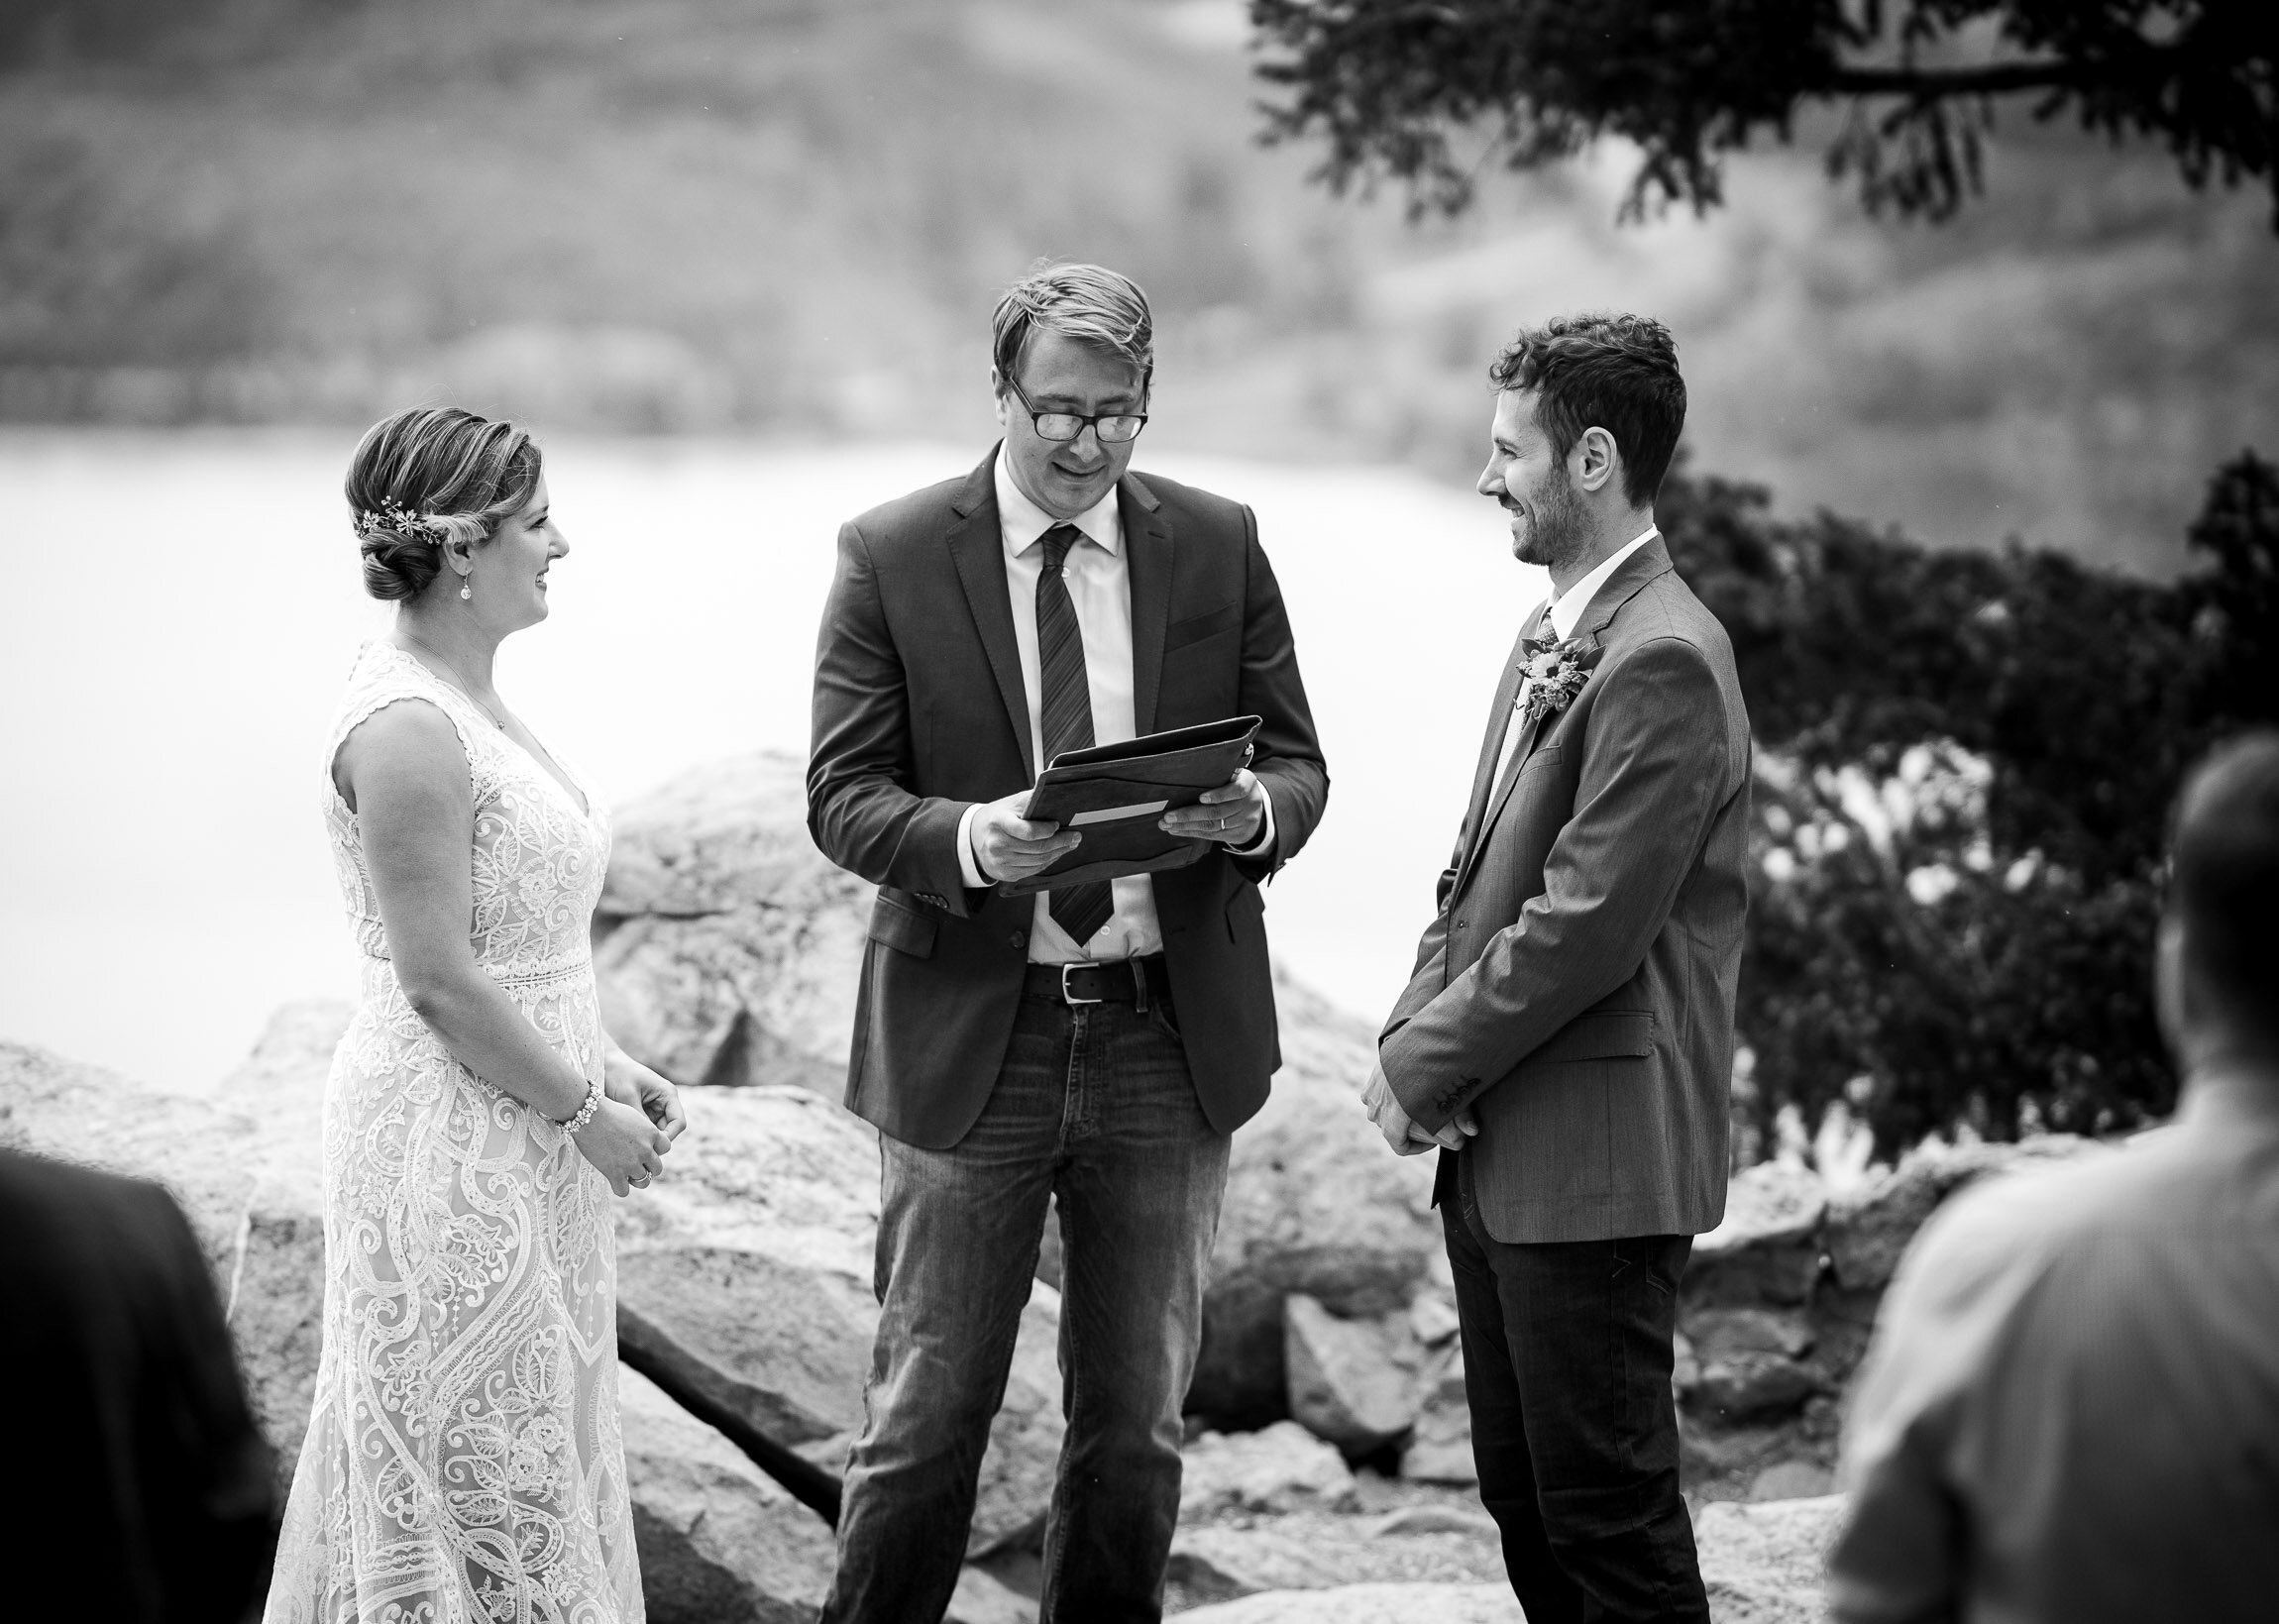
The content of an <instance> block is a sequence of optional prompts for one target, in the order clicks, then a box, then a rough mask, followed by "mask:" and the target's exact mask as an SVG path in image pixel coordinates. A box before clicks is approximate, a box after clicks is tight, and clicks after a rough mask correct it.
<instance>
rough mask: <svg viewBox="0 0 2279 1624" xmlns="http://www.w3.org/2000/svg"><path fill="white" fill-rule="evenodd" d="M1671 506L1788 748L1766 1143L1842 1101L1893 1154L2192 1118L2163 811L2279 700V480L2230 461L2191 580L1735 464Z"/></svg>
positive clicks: (1670, 527)
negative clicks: (2157, 990) (1869, 513)
mask: <svg viewBox="0 0 2279 1624" xmlns="http://www.w3.org/2000/svg"><path fill="white" fill-rule="evenodd" d="M1658 512H1659V513H1660V515H1661V517H1662V519H1663V528H1664V530H1665V532H1666V533H1667V534H1668V536H1669V538H1670V543H1671V549H1672V552H1673V554H1674V556H1675V557H1676V559H1677V562H1678V566H1679V569H1680V571H1681V572H1682V574H1683V575H1684V577H1685V578H1686V580H1687V581H1688V582H1689V583H1691V585H1692V586H1693V588H1694V590H1695V591H1696V592H1697V593H1699V594H1700V595H1701V597H1702V599H1703V600H1704V601H1705V602H1706V603H1707V604H1708V605H1709V607H1710V608H1711V609H1712V610H1713V611H1714V612H1715V613H1716V614H1717V616H1718V618H1719V619H1720V620H1721V621H1723V623H1724V625H1725V627H1726V629H1727V631H1728V632H1729V634H1730V635H1731V637H1732V639H1733V646H1734V652H1735V655H1736V658H1737V660H1738V662H1739V666H1740V671H1741V684H1742V688H1743V690H1744V692H1745V694H1746V696H1747V699H1748V703H1749V712H1750V718H1751V721H1752V724H1753V727H1754V731H1755V734H1756V738H1757V743H1758V751H1759V771H1758V791H1757V809H1756V828H1755V832H1754V848H1755V849H1754V855H1755V857H1756V860H1757V864H1758V875H1757V882H1756V886H1755V889H1754V894H1753V896H1752V898H1751V908H1750V922H1749V942H1748V950H1747V956H1746V959H1745V961H1744V965H1743V970H1742V982H1741V1006H1740V1014H1739V1026H1740V1030H1741V1040H1742V1042H1743V1043H1744V1044H1745V1045H1746V1046H1747V1047H1748V1049H1749V1050H1750V1052H1751V1056H1752V1061H1753V1063H1752V1064H1751V1065H1749V1066H1748V1067H1746V1068H1744V1070H1743V1073H1742V1075H1741V1076H1740V1077H1738V1078H1737V1086H1736V1094H1737V1097H1738V1098H1739V1100H1740V1103H1741V1106H1742V1109H1743V1112H1744V1116H1745V1126H1750V1127H1753V1128H1755V1129H1756V1130H1757V1134H1756V1135H1755V1136H1749V1137H1756V1138H1757V1139H1758V1141H1759V1142H1762V1139H1763V1136H1764V1135H1765V1134H1766V1133H1768V1132H1769V1131H1770V1130H1771V1127H1772V1124H1773V1122H1774V1120H1775V1118H1776V1117H1777V1115H1778V1114H1779V1112H1780V1110H1781V1108H1782V1107H1783V1106H1786V1105H1793V1106H1795V1107H1796V1108H1797V1109H1798V1110H1799V1111H1800V1112H1801V1113H1802V1114H1803V1116H1804V1118H1805V1120H1806V1121H1807V1122H1810V1121H1816V1120H1817V1119H1818V1118H1819V1116H1820V1114H1821V1112H1822V1111H1824V1110H1825V1108H1826V1107H1827V1106H1828V1105H1829V1104H1830V1103H1832V1102H1834V1101H1837V1100H1844V1101H1846V1102H1847V1104H1848V1105H1849V1107H1850V1108H1851V1109H1852V1110H1853V1111H1854V1112H1856V1113H1858V1114H1860V1115H1861V1116H1863V1117H1864V1119H1865V1120H1866V1122H1867V1123H1868V1124H1869V1126H1870V1127H1871V1128H1872V1129H1873V1130H1874V1132H1875V1135H1876V1137H1877V1142H1878V1144H1879V1147H1881V1148H1882V1149H1884V1150H1886V1151H1889V1150H1891V1149H1894V1148H1896V1147H1898V1146H1900V1145H1903V1144H1905V1143H1907V1142H1910V1141H1912V1140H1914V1139H1916V1138H1919V1137H1922V1136H1923V1135H1925V1134H1928V1133H1932V1132H1936V1131H1947V1130H1952V1129H1954V1128H1957V1127H1960V1126H1964V1125H1967V1126H1969V1127H1970V1128H1971V1129H1973V1130H1974V1131H1976V1132H1978V1133H1980V1134H1982V1135H1985V1136H1987V1137H2010V1136H2011V1135H2013V1134H2015V1133H2017V1132H2019V1131H2021V1130H2029V1129H2033V1128H2037V1127H2048V1128H2053V1129H2063V1130H2071V1131H2075V1132H2103V1131H2108V1130H2112V1129H2116V1128H2123V1127H2127V1126H2130V1125H2133V1124H2136V1123H2139V1122H2142V1121H2144V1120H2146V1119H2148V1118H2151V1117H2156V1116H2159V1115H2161V1114H2163V1113H2165V1112H2166V1111H2168V1110H2169V1109H2170V1108H2171V1107H2172V1106H2173V1104H2174V1099H2175V1084H2174V1079H2173V1076H2172V1074H2171V1072H2170V1070H2169V1066H2168V1062H2167V1059H2166V1057H2165V1055H2164V1054H2163V1053H2162V1050H2161V1045H2160V1038H2159V1033H2158V1030H2157V1029H2156V1027H2155V1024H2154V1020H2153V1014H2152V1006H2151V990H2150V989H2151V951H2152V931H2153V924H2154V921H2155V920H2156V918H2157V916H2158V909H2159V878H2160V862H2161V837H2162V830H2163V823H2164V818H2165V815H2166V811H2167V807H2168V803H2169V801H2170V799H2171V798H2172V796H2173V795H2174V793H2175V789H2176V785H2177V782H2178V780H2179V778H2180V777H2181V775H2182V772H2183V770H2184V768H2185V767H2186V766H2187V765H2188V764H2189V763H2190V761H2191V760H2192V759H2193V758H2194V757H2195V756H2197V755H2198V754H2199V753H2200V752H2201V751H2202V750H2204V749H2205V748H2206V747H2207V746H2208V745H2209V744H2210V743H2211V742H2212V741H2213V740H2214V739H2216V738H2217V737H2219V736H2221V735H2222V734H2223V733H2224V732H2225V731H2227V730H2229V729H2231V728H2234V727H2237V726H2238V725H2240V724H2242V723H2245V722H2249V721H2256V720H2269V719H2273V718H2279V470H2275V469H2274V468H2273V466H2272V465H2271V464H2269V463H2266V462H2264V461H2262V460H2261V459H2259V458H2257V457H2255V456H2254V455H2253V454H2251V453H2250V454H2242V455H2241V456H2240V457H2239V458H2238V459H2236V460H2235V461H2233V462H2231V463H2230V464H2227V465H2226V466H2225V467H2224V468H2223V469H2222V470H2220V471H2219V472H2218V474H2217V475H2216V477H2215V479H2214V481H2213V483H2212V486H2211V488H2210V492H2209V497H2208V501H2207V505H2206V507H2205V509H2204V511H2203V513H2202V515H2201V517H2200V518H2199V519H2198V520H2197V521H2196V522H2195V523H2194V525H2193V527H2192V529H2191V532H2190V535H2189V541H2190V544H2191V547H2192V551H2193V553H2194V555H2195V558H2196V560H2198V561H2201V562H2203V563H2204V564H2205V568H2203V569H2201V570H2200V571H2199V572H2198V573H2195V574H2193V575H2190V576H2187V577H2186V578H2185V579H2183V580H2182V581H2179V582H2177V583H2174V584H2166V585H2164V584H2160V583H2155V582H2148V581H2142V580H2138V579H2135V578H2132V577H2128V576H2123V575H2119V574H2116V573H2113V572H2108V571H2102V570H2097V569H2093V568H2090V567H2088V566H2085V565H2083V564H2081V563H2079V562H2077V561H2075V560H2072V559H2070V558H2067V557H2064V556H2062V555H2059V554H2055V553H2048V552H2029V551H2026V550H2024V549H2022V548H2019V547H2017V546H2015V545H2012V546H2010V547H2008V548H2006V549H2004V550H2002V551H1999V552H1986V551H1968V550H1944V551H1933V550H1929V549H1926V548H1923V547H1920V546H1917V545H1915V544H1913V543H1911V542H1908V541H1906V540H1905V539H1903V538H1901V537H1899V536H1898V535H1896V534H1878V533H1875V532H1873V531H1871V530H1870V529H1868V528H1867V527H1866V526H1864V525H1861V524H1859V523H1857V522H1854V521H1851V520H1847V519H1842V518H1838V517H1835V516H1833V515H1829V514H1825V513H1823V514H1821V515H1819V516H1817V517H1815V518H1812V519H1810V520H1805V521H1800V522H1791V521H1784V520H1780V519H1776V518H1774V517H1773V516H1772V514H1771V512H1770V510H1769V502H1768V498H1767V495H1766V492H1765V491H1763V490H1762V489H1760V488H1757V487H1748V486H1741V485H1734V484H1730V483H1727V482H1724V481H1720V480H1715V479H1698V480H1696V479H1691V478H1684V477H1677V478H1673V479H1672V480H1671V482H1670V483H1669V485H1668V486H1666V487H1665V488H1664V491H1663V495H1662V499H1661V501H1660V502H1659V503H1658Z"/></svg>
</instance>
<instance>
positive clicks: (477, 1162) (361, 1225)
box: [267, 641, 645, 1624]
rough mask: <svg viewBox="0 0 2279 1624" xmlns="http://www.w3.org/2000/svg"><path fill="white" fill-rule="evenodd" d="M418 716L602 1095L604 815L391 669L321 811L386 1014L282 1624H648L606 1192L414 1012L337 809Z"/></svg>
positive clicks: (360, 1140)
mask: <svg viewBox="0 0 2279 1624" xmlns="http://www.w3.org/2000/svg"><path fill="white" fill-rule="evenodd" d="M403 700H425V701H429V702H431V703H432V704H436V705H437V706H439V707H441V709H442V710H443V713H444V714H445V715H446V716H448V717H450V718H451V720H452V722H453V724H454V725H455V726H456V727H457V728H458V730H459V737H460V742H461V744H462V746H463V747H464V748H465V749H466V752H467V761H468V767H469V770H470V773H471V774H472V777H473V781H474V790H475V842H474V849H473V852H472V862H473V865H474V878H475V913H474V919H473V921H472V926H473V941H474V946H475V952H476V957H477V959H478V960H479V961H480V962H481V964H482V966H483V968H484V970H485V971H486V972H488V974H489V975H491V976H492V977H494V978H495V979H496V980H497V982H498V984H499V985H500V986H501V987H503V988H505V990H506V992H507V994H508V995H509V996H510V997H511V998H512V999H513V1000H514V1002H515V1004H516V1005H517V1006H518V1007H519V1008H520V1009H521V1010H522V1012H523V1013H524V1014H525V1015H527V1016H528V1017H529V1018H530V1022H531V1024H532V1025H533V1026H535V1027H536V1028H537V1029H539V1031H541V1032H543V1033H544V1034H545V1035H546V1038H547V1040H548V1041H549V1042H551V1043H552V1044H553V1045H554V1046H555V1047H556V1048H557V1049H558V1050H560V1051H561V1053H562V1054H563V1055H564V1056H565V1057H566V1058H568V1059H569V1060H570V1062H571V1063H572V1064H573V1065H575V1066H576V1067H577V1068H578V1069H579V1070H580V1071H582V1072H584V1073H585V1074H586V1075H587V1076H588V1077H590V1078H592V1077H597V1076H599V1075H600V1065H601V1057H600V1050H599V1043H600V1021H599V1013H598V1010H597V1002H596V996H595V988H594V966H593V960H592V956H591V953H590V950H589V945H588V935H587V929H588V922H589V920H591V918H592V915H593V912H594V904H595V902H596V900H597V898H598V897H599V896H600V892H601V877H602V869H603V867H604V865H605V863H606V862H607V859H608V854H609V831H608V826H607V822H606V819H605V814H604V813H602V812H601V811H600V809H599V808H597V807H595V808H593V811H592V813H591V815H589V813H588V812H586V811H584V810H582V809H581V808H580V807H579V805H578V798H577V797H574V796H572V795H571V794H570V793H569V792H568V791H566V790H565V789H564V788H563V787H562V785H561V784H560V783H559V782H558V781H556V779H555V778H554V777H553V775H551V774H550V773H548V772H547V771H546V769H545V768H544V767H543V766H541V765H540V764H539V763H538V762H537V761H536V760H534V759H533V758H532V757H531V756H530V755H529V754H528V753H527V752H525V751H524V750H523V749H522V748H521V746H519V745H517V744H516V743H514V741H513V740H511V739H509V738H508V737H507V736H506V735H505V734H504V733H502V732H500V731H499V730H498V728H497V727H496V726H495V725H493V724H492V722H491V721H490V720H489V719H488V717H487V716H486V715H485V714H484V712H483V711H482V710H481V709H480V708H478V707H477V706H476V704H474V703H473V702H472V701H470V700H469V699H467V697H466V696H465V695H463V694H461V693H460V692H459V691H458V690H457V689H455V688H453V687H451V686H450V685H449V684H447V683H445V682H443V681H442V680H441V679H439V678H438V677H436V676H435V675H434V674H433V673H431V672H430V671H429V670H428V669H427V668H426V667H425V666H423V665H421V664H420V663H419V662H418V661H417V660H414V659H413V658H412V657H411V656H410V655H408V654H406V653H404V652H403V651H402V650H400V649H398V648H396V647H394V646H393V645H392V644H390V643H387V642H384V641H380V642H374V643H371V644H368V645H367V646H366V647H365V649H364V651H363V652H362V654H361V655H360V656H359V657H358V660H357V665H356V670H355V672H354V674H353V675H352V676H351V678H350V681H349V689H348V694H347V696H346V698H345V699H344V700H343V702H342V704H341V707H340V710H339V713H338V715H337V716H336V717H335V719H334V721H333V726H332V733H331V736H330V738H329V739H328V741H327V743H326V748H325V784H324V798H325V822H326V826H327V828H328V830H329V831H330V834H331V838H332V850H333V858H334V862H335V865H336V867H337V868H338V870H339V875H340V882H341V889H342V892H343V893H344V895H345V897H346V899H347V904H348V912H349V919H350V922H351V924H352V926H353V927H354V929H355V932H356V940H357V945H358V946H359V947H360V948H361V949H362V950H363V954H364V972H363V974H364V999H363V1003H362V1005H361V1007H360V1008H359V1009H358V1010H357V1013H356V1017H355V1019H354V1021H352V1022H351V1023H350V1025H349V1029H348V1032H347V1035H346V1036H345V1037H343V1038H342V1040H341V1045H340V1049H339V1051H338V1052H337V1053H336V1054H335V1055H334V1057H333V1063H332V1074H331V1077H330V1080H329V1081H328V1083H327V1085H326V1094H325V1104H324V1141H325V1148H324V1199H325V1221H324V1240H325V1290H324V1353H323V1357H322V1360H321V1362H320V1364H319V1365H318V1369H317V1385H316V1403H315V1408H314V1410H313V1411H312V1413H311V1414H310V1417H309V1428H308V1436H307V1439H306V1441H305V1443H304V1444H303V1445H302V1447H301V1454H300V1462H299V1466H298V1469H297V1470H296V1471H295V1473H294V1476H293V1483H292V1493H291V1497H290V1499H289V1501H288V1503H287V1505H286V1509H285V1518H284V1530H283V1535H282V1538H281V1539H280V1541H279V1544H278V1547H277V1558H276V1570H275V1577H274V1579H273V1581H272V1583H271V1589H270V1598H269V1610H268V1615H267V1617H268V1624H351V1621H353V1624H509V1621H510V1624H639V1621H641V1620H642V1619H643V1618H644V1616H645V1615H644V1612H643V1608H642V1604H641V1581H640V1571H639V1567H638V1563H637V1561H636V1558H635V1556H634V1550H633V1531H632V1522H631V1514H630V1508H629V1504H628V1501H627V1496H626V1487H625V1466H624V1448H623V1444H622V1442H621V1438H620V1435H619V1432H618V1423H617V1376H616V1359H617V1341H616V1321H615V1315H616V1260H615V1253H614V1250H613V1247H612V1237H611V1232H610V1214H609V1201H610V1195H609V1186H608V1184H607V1182H606V1181H605V1180H604V1179H603V1178H602V1177H601V1175H600V1174H599V1173H598V1172H597V1171H596V1170H595V1169H594V1167H593V1166H592V1164H590V1163H589V1162H588V1161H587V1160H586V1159H585V1157H584V1156H582V1155H580V1154H579V1152H578V1148H577V1146H576V1145H575V1144H574V1143H573V1142H572V1141H571V1139H570V1137H569V1136H568V1135H567V1134H566V1133H565V1132H564V1131H563V1130H562V1129H561V1128H560V1127H559V1126H558V1125H557V1124H555V1123H553V1122H552V1121H549V1120H548V1119H546V1118H544V1117H542V1116H540V1115H539V1114H538V1113H536V1112H534V1111H532V1110H531V1109H530V1108H529V1107H527V1106H525V1105H523V1104H522V1103H521V1102H519V1101H518V1100H515V1099H514V1098H512V1097H511V1096H509V1095H506V1094H503V1093H501V1092H499V1091H498V1090H497V1089H494V1088H492V1087H491V1086H490V1085H489V1084H488V1083H486V1082H484V1081H483V1080H482V1079H481V1078H479V1077H477V1076H476V1075H475V1074H474V1073H473V1072H471V1071H469V1070H468V1069H467V1068H466V1067H465V1066H463V1065H461V1064H459V1063H458V1062H457V1061H456V1060H454V1059H453V1058H452V1056H451V1054H450V1052H449V1051H448V1050H447V1049H445V1047H444V1046H443V1043H442V1040H441V1039H440V1038H438V1037H437V1036H436V1034H435V1033H434V1031H433V1030H432V1029H430V1028H429V1027H428V1026H427V1024H426V1023H425V1022H423V1021H422V1020H421V1019H420V1018H419V1016H418V1015H417V1014H416V1013H414V1012H413V1010H412V1008H411V1006H410V1004H409V1003H407V1002H406V1001H405V998H404V995H403V989H402V988H401V987H400V986H399V985H398V984H397V982H396V978H395V970H394V966H393V965H391V964H390V963H389V962H388V959H387V943H386V939H385V937H384V936H383V935H382V933H381V930H380V910H379V908H378V906H377V905H376V903H375V901H374V898H373V890H372V881H371V877H370V875H369V874H368V873H367V871H366V868H365V862H364V852H363V847H362V844H361V842H360V840H359V837H358V831H357V820H356V815H355V814H354V813H353V812H350V811H349V810H348V808H347V806H346V805H344V804H343V803H342V801H341V800H340V797H339V796H338V795H337V794H336V793H335V792H334V789H333V785H332V761H333V757H334V755H335V753H336V752H337V751H338V750H339V748H340V745H341V743H342V741H343V740H344V739H346V738H347V737H348V734H349V732H350V731H351V730H352V729H353V728H355V727H356V726H357V725H358V724H359V723H360V722H362V721H364V720H365V719H366V718H367V717H369V716H371V715H372V714H373V713H374V712H375V711H377V710H379V709H380V708H381V707H382V706H383V705H388V704H395V703H397V702H399V701H403ZM586 799H587V804H588V806H589V807H592V806H593V802H592V798H591V797H590V796H589V797H587V798H586Z"/></svg>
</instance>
